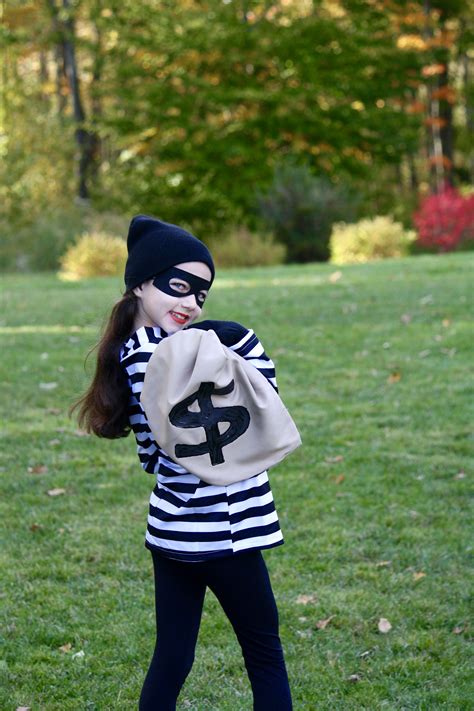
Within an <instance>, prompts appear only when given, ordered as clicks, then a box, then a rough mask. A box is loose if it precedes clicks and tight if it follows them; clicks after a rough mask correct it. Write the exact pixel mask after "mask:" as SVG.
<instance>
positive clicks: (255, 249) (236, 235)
mask: <svg viewBox="0 0 474 711" xmlns="http://www.w3.org/2000/svg"><path fill="white" fill-rule="evenodd" d="M212 256H213V257H214V259H215V262H216V264H217V265H218V266H219V267H256V266H269V265H274V264H282V263H283V262H284V261H285V258H286V248H285V246H284V245H283V244H279V243H277V242H275V241H274V240H273V238H272V237H271V235H268V234H260V233H257V232H250V230H248V229H247V228H246V227H235V228H233V229H232V230H231V231H230V232H229V233H228V235H227V236H225V237H224V238H223V239H222V240H221V241H220V242H216V243H215V244H213V245H212Z"/></svg>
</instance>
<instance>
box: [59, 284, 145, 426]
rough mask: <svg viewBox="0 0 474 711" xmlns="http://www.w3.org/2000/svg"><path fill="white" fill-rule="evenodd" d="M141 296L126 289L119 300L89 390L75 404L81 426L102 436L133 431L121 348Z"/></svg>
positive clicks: (98, 353)
mask: <svg viewBox="0 0 474 711" xmlns="http://www.w3.org/2000/svg"><path fill="white" fill-rule="evenodd" d="M137 311H138V299H137V297H136V296H135V294H134V293H133V291H126V292H125V294H124V295H123V297H122V298H121V299H120V301H118V302H117V303H116V304H115V306H114V308H113V309H112V313H111V314H110V318H109V321H108V323H107V326H106V328H105V331H104V334H103V336H102V338H101V339H100V341H99V343H98V344H97V346H96V348H97V366H96V371H95V375H94V379H93V380H92V383H91V384H90V386H89V389H88V390H87V391H86V393H85V394H84V395H83V396H82V397H81V398H80V399H79V400H78V401H77V402H76V403H75V404H74V405H73V406H72V408H71V413H72V412H73V411H74V410H75V409H76V408H79V413H78V418H77V419H78V422H79V425H80V426H81V427H82V428H83V429H84V430H85V431H86V432H89V433H93V434H96V435H97V436H98V437H106V438H107V439H116V438H118V437H127V435H129V434H130V423H129V420H128V402H129V398H130V390H129V387H128V383H127V376H126V373H125V371H124V369H123V368H122V366H121V365H120V348H121V346H122V344H123V342H124V341H125V340H126V339H127V338H128V336H130V334H131V333H133V330H134V322H135V317H136V314H137Z"/></svg>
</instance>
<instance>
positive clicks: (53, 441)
mask: <svg viewBox="0 0 474 711" xmlns="http://www.w3.org/2000/svg"><path fill="white" fill-rule="evenodd" d="M48 444H49V445H50V447H56V446H57V445H58V444H61V440H60V439H50V440H49V442H48Z"/></svg>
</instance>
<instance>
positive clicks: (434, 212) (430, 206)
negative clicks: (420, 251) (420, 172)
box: [413, 186, 474, 252]
mask: <svg viewBox="0 0 474 711" xmlns="http://www.w3.org/2000/svg"><path fill="white" fill-rule="evenodd" d="M413 222H414V223H415V225H416V227H417V229H418V243H419V244H420V245H421V246H422V247H428V248H429V249H431V250H432V251H436V252H451V251H453V250H457V249H459V250H462V249H474V194H471V195H466V196H464V195H461V193H460V192H459V191H458V190H456V188H452V187H450V186H446V187H445V188H444V190H442V191H441V192H439V193H437V194H435V195H428V196H427V197H425V198H424V199H423V200H422V202H421V204H420V207H419V209H418V210H417V211H416V212H415V214H414V216H413Z"/></svg>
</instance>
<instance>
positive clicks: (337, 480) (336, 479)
mask: <svg viewBox="0 0 474 711" xmlns="http://www.w3.org/2000/svg"><path fill="white" fill-rule="evenodd" d="M345 478H346V477H345V476H344V474H339V476H337V477H336V478H335V479H334V483H335V484H342V482H343V481H344V479H345Z"/></svg>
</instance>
